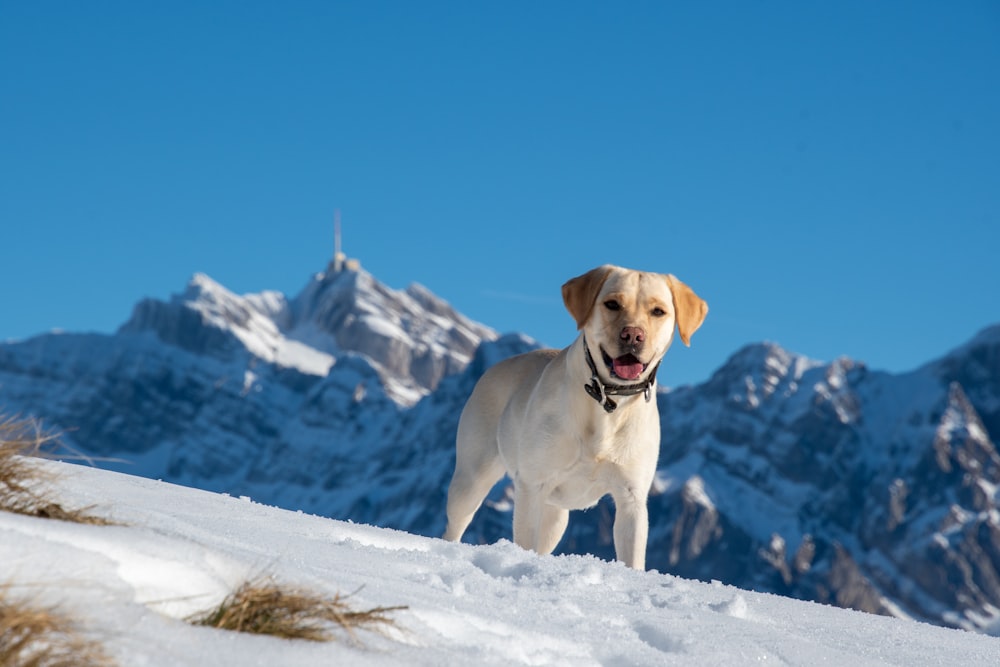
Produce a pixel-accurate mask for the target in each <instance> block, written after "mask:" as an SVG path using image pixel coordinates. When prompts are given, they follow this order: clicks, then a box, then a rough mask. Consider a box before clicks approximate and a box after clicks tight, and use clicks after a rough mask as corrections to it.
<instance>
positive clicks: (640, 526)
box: [612, 488, 649, 570]
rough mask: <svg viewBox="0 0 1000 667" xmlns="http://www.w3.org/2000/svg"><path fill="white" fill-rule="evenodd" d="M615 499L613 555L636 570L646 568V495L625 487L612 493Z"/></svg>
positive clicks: (647, 527) (647, 516)
mask: <svg viewBox="0 0 1000 667" xmlns="http://www.w3.org/2000/svg"><path fill="white" fill-rule="evenodd" d="M612 495H613V497H614V499H615V528H614V536H615V557H616V558H617V559H618V560H620V561H621V562H623V563H625V564H626V565H627V566H629V567H631V568H634V569H636V570H645V569H646V540H647V539H648V536H649V512H648V510H647V509H646V495H645V494H636V493H635V490H634V489H631V488H625V489H622V491H621V492H619V493H614V494H612Z"/></svg>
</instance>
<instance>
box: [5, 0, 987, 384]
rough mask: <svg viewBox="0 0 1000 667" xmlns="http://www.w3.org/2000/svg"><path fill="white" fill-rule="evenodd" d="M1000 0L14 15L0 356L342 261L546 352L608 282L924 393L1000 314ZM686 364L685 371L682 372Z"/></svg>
mask: <svg viewBox="0 0 1000 667" xmlns="http://www.w3.org/2000/svg"><path fill="white" fill-rule="evenodd" d="M998 73H1000V4H997V3H996V2H991V1H981V2H975V1H968V2H956V3H940V2H919V1H905V2H904V1H899V2H853V1H848V2H769V1H763V2H732V3H725V2H684V3H675V2H636V3H606V2H531V3H529V2H504V3H499V2H350V3H346V2H291V3H277V2H211V3H204V2H182V1H178V2H169V3H153V2H105V1H102V2H47V1H44V0H39V1H38V2H0V225H2V230H3V231H2V238H3V246H2V247H3V252H2V255H0V258H2V261H0V304H2V309H0V340H3V339H19V338H25V337H28V336H31V335H34V334H38V333H42V332H45V331H48V330H50V329H53V328H61V329H65V330H67V331H81V332H82V331H98V332H109V333H110V332H112V331H114V330H115V329H116V328H117V327H118V326H119V325H120V324H121V323H123V322H124V321H125V320H127V319H128V317H129V315H130V313H131V309H132V306H133V305H134V304H135V303H136V302H137V301H138V300H140V299H141V298H144V297H156V298H163V299H165V298H169V296H170V295H171V294H174V293H177V292H180V291H182V290H183V288H184V285H185V284H186V282H187V280H188V279H189V277H190V275H191V274H193V273H194V272H197V271H200V272H204V273H207V274H209V275H210V276H212V277H213V278H215V279H216V280H218V281H219V282H221V283H222V284H224V285H226V286H227V287H228V288H230V289H232V290H233V291H235V292H238V293H244V292H254V291H260V290H264V289H277V290H280V291H283V292H285V293H287V294H289V295H294V294H295V293H297V292H298V291H299V290H300V289H301V288H302V287H303V286H304V285H305V284H306V282H307V281H308V280H309V278H310V276H311V275H312V274H313V273H315V272H317V271H321V270H323V269H324V268H325V266H326V263H327V261H328V259H329V257H330V255H331V252H332V219H333V212H334V210H335V209H338V208H339V209H340V210H341V212H342V216H343V224H344V244H345V250H346V251H347V252H348V253H349V254H350V255H352V256H356V257H359V258H360V259H361V261H362V263H363V265H364V267H365V268H366V269H368V270H369V271H371V272H372V273H373V274H374V275H375V276H376V277H378V278H379V279H380V280H382V281H383V282H385V283H387V284H388V285H390V286H391V287H395V288H402V287H405V286H406V285H408V284H409V283H410V282H419V283H421V284H423V285H426V286H427V287H428V288H430V289H431V290H432V291H434V292H435V293H437V294H438V295H439V296H441V297H443V298H444V299H446V300H448V301H449V302H451V303H452V304H453V305H454V306H455V307H456V308H458V309H459V310H460V311H462V312H463V313H465V314H467V315H468V316H470V317H472V318H474V319H477V320H479V321H482V322H484V323H486V324H488V325H490V326H493V327H494V328H496V329H499V330H501V331H522V332H525V333H527V334H529V335H531V336H534V337H535V338H537V339H539V340H540V341H542V342H544V343H546V344H549V345H552V346H560V347H561V346H563V345H566V344H568V343H569V342H570V341H571V340H572V338H573V336H574V335H575V330H574V326H573V322H572V320H571V318H570V317H569V315H568V314H567V313H566V312H565V310H564V309H563V306H562V302H561V300H560V297H559V293H560V292H559V288H560V285H561V284H562V283H563V282H564V281H565V280H566V279H568V278H570V277H572V276H574V275H578V274H580V273H582V272H584V271H586V270H588V269H590V268H592V267H593V266H596V265H598V264H602V263H606V262H609V263H615V264H621V265H624V266H630V267H634V268H640V269H645V270H651V271H662V272H669V273H674V274H676V275H677V276H678V277H680V278H681V279H682V280H684V281H686V282H687V283H688V284H690V285H691V286H692V287H693V288H694V289H695V290H696V291H697V292H698V293H699V294H701V296H703V297H704V298H705V299H706V300H707V301H708V302H709V305H710V308H711V312H710V314H709V317H708V319H707V321H706V323H705V325H704V327H703V329H702V330H701V331H699V332H698V333H697V334H696V335H695V336H694V338H693V341H692V347H691V348H690V349H689V350H688V349H682V346H681V345H680V344H679V343H678V345H677V346H675V348H674V350H673V351H672V352H671V353H670V355H669V356H668V362H667V363H666V365H665V366H664V369H663V370H664V371H665V373H663V375H664V377H662V381H663V382H664V383H665V384H680V383H688V382H700V381H703V380H706V379H707V378H708V377H709V376H710V374H711V373H712V372H713V371H714V370H715V369H716V368H718V366H719V365H721V364H722V363H723V362H724V361H725V359H726V358H727V357H728V356H729V355H730V354H732V353H733V352H734V351H736V349H738V348H739V347H740V346H741V345H743V344H746V343H749V342H756V341H761V340H770V341H774V342H777V343H780V344H781V345H783V346H785V347H787V348H789V349H791V350H793V351H796V352H799V353H802V354H806V355H808V356H811V357H814V358H818V359H825V360H829V359H833V358H835V357H837V356H840V355H847V356H850V357H853V358H856V359H859V360H861V361H864V362H866V363H867V364H869V366H871V367H873V368H878V369H886V370H891V371H901V370H908V369H911V368H914V367H916V366H917V365H919V364H921V363H923V362H924V361H928V360H930V359H931V358H934V357H936V356H939V355H940V354H942V353H944V352H946V351H947V350H948V349H950V348H952V347H954V346H956V345H958V344H960V343H962V342H964V341H965V340H967V339H968V338H970V337H971V336H973V335H974V334H975V333H976V332H977V331H978V330H980V329H981V328H983V327H984V326H986V325H989V324H992V323H996V322H998V321H1000V297H998V296H997V292H998V288H1000V262H998V259H997V258H998V247H1000V243H998V242H1000V74H998ZM678 350H679V351H678Z"/></svg>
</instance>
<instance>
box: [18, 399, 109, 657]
mask: <svg viewBox="0 0 1000 667" xmlns="http://www.w3.org/2000/svg"><path fill="white" fill-rule="evenodd" d="M57 442H58V437H57V436H55V435H51V434H45V433H43V432H42V430H41V428H40V427H39V426H38V423H37V422H35V421H34V420H31V419H16V418H4V417H0V511H6V512H14V513H15V514H26V515H28V516H35V517H40V518H43V519H59V520H60V521H73V522H75V523H89V524H97V525H110V524H111V523H113V522H111V521H108V520H107V519H102V518H101V517H95V516H91V515H89V514H87V512H86V509H67V508H65V507H63V506H62V505H60V504H59V503H57V502H55V500H54V499H53V498H52V497H51V495H50V493H51V491H50V489H49V484H50V483H51V482H52V475H50V474H47V473H46V472H45V471H43V470H42V469H41V468H40V467H39V466H38V463H37V461H34V460H32V458H33V457H40V456H45V455H46V451H45V450H46V447H47V446H50V445H53V444H55V443H57ZM4 664H6V663H2V662H0V665H4Z"/></svg>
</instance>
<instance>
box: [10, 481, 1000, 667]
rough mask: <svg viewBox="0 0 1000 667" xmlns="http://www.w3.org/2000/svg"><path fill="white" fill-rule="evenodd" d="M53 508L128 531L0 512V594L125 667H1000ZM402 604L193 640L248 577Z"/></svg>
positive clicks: (127, 498) (585, 568)
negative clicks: (41, 611)
mask: <svg viewBox="0 0 1000 667" xmlns="http://www.w3.org/2000/svg"><path fill="white" fill-rule="evenodd" d="M44 465H45V466H46V467H47V468H49V469H52V470H55V471H57V472H59V473H60V475H61V478H60V481H59V482H58V484H57V485H56V487H55V488H56V491H57V493H58V495H59V501H60V502H61V503H62V504H64V505H67V506H70V507H81V506H90V505H93V506H94V509H93V510H92V513H93V514H100V515H102V516H107V517H109V518H111V519H114V520H115V521H118V522H121V523H122V524H124V525H118V526H88V525H76V524H68V523H61V522H57V521H52V520H44V519H35V518H28V517H24V516H19V515H13V514H8V513H0V583H10V584H13V585H14V588H13V591H14V592H16V593H19V594H23V595H25V596H26V597H28V598H29V599H31V600H33V601H35V602H42V603H45V604H49V603H54V604H58V605H59V606H60V608H61V609H62V610H64V611H66V612H69V613H70V614H72V615H74V616H76V617H78V618H80V619H82V620H83V622H84V623H85V625H86V627H87V628H88V629H89V630H90V632H91V635H92V636H94V637H96V638H97V639H98V640H99V641H100V642H101V643H102V644H104V646H105V647H106V649H107V650H108V651H109V652H110V653H111V654H112V655H113V656H114V657H115V658H116V659H117V660H118V662H119V664H121V665H129V666H130V667H135V666H142V665H163V666H170V667H176V666H178V665H239V666H241V667H243V666H247V665H269V666H280V665H295V666H302V665H330V664H347V665H491V664H492V665H573V666H574V667H579V666H582V665H674V664H679V665H744V664H765V665H820V664H826V665H850V666H851V667H860V666H861V665H881V664H896V665H908V666H911V665H966V666H967V665H998V664H1000V639H996V638H992V637H987V636H984V635H977V634H972V633H968V632H963V631H959V630H949V629H945V628H941V627H935V626H930V625H924V624H920V623H915V622H912V621H906V620H900V619H892V618H886V617H880V616H872V615H868V614H863V613H860V612H853V611H847V610H843V609H838V608H833V607H826V606H822V605H818V604H815V603H810V602H801V601H796V600H790V599H786V598H781V597H778V596H774V595H766V594H759V593H752V592H747V591H742V590H738V589H736V588H732V587H729V586H723V585H720V584H717V583H701V582H695V581H688V580H684V579H679V578H677V577H673V576H669V575H664V574H659V573H656V572H634V571H631V570H628V569H626V568H625V567H623V566H621V565H619V564H617V563H607V562H604V561H600V560H598V559H596V558H592V557H583V556H560V557H552V556H544V557H541V556H538V555H535V554H532V553H529V552H525V551H523V550H521V549H519V548H518V547H516V546H515V545H513V544H510V543H500V544H495V545H488V546H470V545H458V544H451V543H447V542H444V541H442V540H437V539H429V538H425V537H417V536H414V535H410V534H407V533H402V532H397V531H392V530H386V529H380V528H373V527H369V526H363V525H357V524H351V523H343V522H339V521H333V520H330V519H324V518H319V517H315V516H310V515H306V514H302V513H295V512H289V511H286V510H280V509H276V508H272V507H266V506H263V505H259V504H256V503H254V502H252V501H251V500H249V499H240V498H232V497H229V496H225V495H218V494H213V493H208V492H205V491H199V490H194V489H189V488H184V487H179V486H173V485H170V484H166V483H163V482H156V481H151V480H148V479H143V478H139V477H132V476H127V475H121V474H116V473H110V472H105V471H100V470H95V469H90V468H85V467H81V466H76V465H70V464H61V463H54V462H47V463H44ZM259 575H271V576H273V577H274V578H275V579H276V580H277V581H279V582H284V583H289V584H292V585H296V586H304V587H308V588H311V589H313V590H316V591H321V592H325V593H329V594H331V595H333V594H336V593H338V592H339V593H343V594H346V593H352V592H355V591H357V592H356V593H355V594H354V596H353V597H352V598H351V602H352V606H355V607H356V608H370V607H375V606H395V605H406V606H408V609H407V610H404V611H398V612H396V613H395V615H394V618H395V620H396V622H397V623H398V625H399V627H400V628H401V629H400V630H399V631H398V632H395V633H394V634H393V635H392V636H390V637H382V636H378V635H372V634H368V633H362V634H361V636H360V638H361V639H362V640H363V642H364V646H363V647H359V646H357V645H353V644H351V643H350V642H348V641H342V642H337V643H329V644H316V643H311V642H306V641H290V640H281V639H273V638H268V637H258V636H251V635H242V634H237V633H232V632H226V631H222V630H213V629H208V628H202V627H192V626H190V625H188V624H186V623H185V622H183V621H182V620H181V619H183V618H184V617H186V616H188V615H190V614H192V613H194V612H197V611H200V610H205V609H208V608H210V607H212V606H213V605H214V604H216V603H218V602H219V601H220V600H221V599H222V597H223V596H225V595H226V594H227V593H229V592H231V591H232V590H233V589H234V588H235V587H237V586H238V585H239V584H240V583H242V582H243V581H244V580H246V579H248V578H255V577H257V576H259Z"/></svg>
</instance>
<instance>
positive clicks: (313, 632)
mask: <svg viewBox="0 0 1000 667" xmlns="http://www.w3.org/2000/svg"><path fill="white" fill-rule="evenodd" d="M401 609H406V607H375V608H373V609H368V610H365V611H355V610H352V609H351V608H350V607H349V606H348V605H347V603H346V602H345V598H344V596H341V595H340V594H337V595H336V596H334V597H332V598H329V597H323V596H320V595H316V594H314V593H311V592H308V591H304V590H301V589H296V588H289V587H283V586H279V585H277V584H275V583H273V582H271V581H268V580H255V581H248V582H246V583H244V584H243V585H242V586H240V587H239V589H237V590H236V592H234V593H232V594H231V595H229V596H228V597H227V598H226V599H225V600H223V601H222V603H221V604H220V605H219V606H218V607H216V608H215V609H213V610H211V611H210V612H208V613H206V614H204V615H201V616H197V617H193V618H191V619H189V620H190V621H191V622H192V623H194V624H195V625H204V626H209V627H213V628H221V629H224V630H234V631H236V632H251V633H255V634H262V635H272V636H275V637H281V638H283V639H307V640H309V641H316V642H327V641H333V640H334V639H336V634H335V633H334V630H335V629H338V628H339V629H342V630H344V631H346V632H347V634H348V636H349V638H350V639H351V640H352V641H355V642H357V641H358V638H357V635H356V634H355V631H356V630H368V631H373V632H383V633H384V632H385V631H386V630H389V629H394V628H396V627H397V626H396V622H395V621H394V620H393V619H392V618H390V617H389V614H390V613H391V612H393V611H399V610H401Z"/></svg>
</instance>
